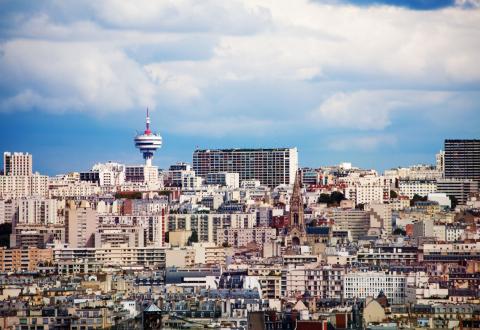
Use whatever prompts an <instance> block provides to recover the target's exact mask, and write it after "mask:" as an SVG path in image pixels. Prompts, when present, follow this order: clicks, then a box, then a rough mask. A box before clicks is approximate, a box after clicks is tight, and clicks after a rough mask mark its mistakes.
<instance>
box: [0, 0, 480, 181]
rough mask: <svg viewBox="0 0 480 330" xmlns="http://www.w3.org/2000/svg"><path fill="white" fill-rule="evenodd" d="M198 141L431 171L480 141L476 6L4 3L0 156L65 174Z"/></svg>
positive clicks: (460, 0)
mask: <svg viewBox="0 0 480 330" xmlns="http://www.w3.org/2000/svg"><path fill="white" fill-rule="evenodd" d="M146 107H149V108H150V109H151V117H152V125H153V127H154V129H155V130H157V131H158V132H159V133H160V134H161V135H162V136H163V138H164V146H163V148H162V149H161V150H160V151H159V152H157V155H156V158H155V160H154V162H155V163H156V164H158V165H159V166H161V167H166V166H168V165H169V164H171V163H173V162H176V161H188V162H191V155H192V151H193V150H194V149H195V147H197V146H198V147H200V148H221V147H281V146H297V147H298V149H299V157H300V163H301V165H304V166H320V165H326V164H337V163H339V162H341V161H351V162H353V163H354V164H356V165H358V166H363V167H373V168H377V169H380V170H382V169H385V168H389V167H394V166H401V165H409V164H415V163H433V162H434V157H435V153H436V152H437V151H438V150H439V149H440V148H441V147H442V144H443V140H444V139H445V138H475V137H476V138H479V137H480V0H456V1H455V0H410V1H406V0H383V1H369V0H355V1H354V0H352V1H347V0H345V1H340V0H339V1H336V0H325V1H322V0H316V1H315V0H310V1H307V0H295V1H292V0H244V1H237V0H229V1H224V0H219V1H213V0H171V1H169V0H164V1H151V0H145V1H143V0H142V1H140V0H105V1H98V0H92V1H88V0H85V1H60V0H51V1H19V0H12V1H5V0H0V151H5V150H9V151H28V152H30V153H32V154H33V156H34V167H35V169H36V170H38V171H41V172H43V173H47V174H56V173H61V172H66V171H71V170H84V169H88V168H90V167H91V165H93V163H94V162H96V161H108V160H112V161H119V162H124V163H127V164H135V163H141V162H142V159H141V155H140V153H139V152H138V151H137V150H136V149H135V148H134V146H133V140H132V139H133V137H134V135H135V132H136V130H138V131H141V130H142V129H143V125H144V115H145V109H146Z"/></svg>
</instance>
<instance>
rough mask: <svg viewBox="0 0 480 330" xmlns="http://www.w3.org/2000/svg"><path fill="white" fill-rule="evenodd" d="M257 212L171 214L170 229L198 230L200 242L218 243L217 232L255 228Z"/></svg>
mask: <svg viewBox="0 0 480 330" xmlns="http://www.w3.org/2000/svg"><path fill="white" fill-rule="evenodd" d="M255 224H256V214H255V213H219V214H216V213H209V214H205V213H193V214H192V213H190V214H172V213H171V214H169V215H168V220H167V229H168V231H173V230H187V231H196V232H197V235H198V241H199V242H210V243H217V238H218V237H217V232H218V231H221V230H223V229H229V228H253V227H254V226H255Z"/></svg>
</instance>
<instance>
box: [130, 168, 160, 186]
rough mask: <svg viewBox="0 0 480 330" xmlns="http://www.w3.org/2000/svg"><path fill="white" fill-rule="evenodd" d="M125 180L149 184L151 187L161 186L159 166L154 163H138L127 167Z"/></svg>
mask: <svg viewBox="0 0 480 330" xmlns="http://www.w3.org/2000/svg"><path fill="white" fill-rule="evenodd" d="M125 181H126V182H130V183H133V184H138V185H147V187H149V188H150V189H158V188H160V183H161V182H160V181H161V180H160V178H159V175H158V167H157V166H152V165H136V166H126V167H125Z"/></svg>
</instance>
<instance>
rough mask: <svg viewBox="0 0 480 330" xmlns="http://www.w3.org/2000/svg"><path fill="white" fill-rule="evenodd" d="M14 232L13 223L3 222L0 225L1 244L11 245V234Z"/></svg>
mask: <svg viewBox="0 0 480 330" xmlns="http://www.w3.org/2000/svg"><path fill="white" fill-rule="evenodd" d="M11 233H12V224H11V223H2V224H1V225H0V246H5V247H7V248H8V247H9V246H10V234H11Z"/></svg>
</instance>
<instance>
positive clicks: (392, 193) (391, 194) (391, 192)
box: [390, 190, 398, 198]
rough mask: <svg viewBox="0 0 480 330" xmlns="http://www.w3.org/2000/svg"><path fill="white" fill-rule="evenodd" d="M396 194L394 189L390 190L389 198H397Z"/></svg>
mask: <svg viewBox="0 0 480 330" xmlns="http://www.w3.org/2000/svg"><path fill="white" fill-rule="evenodd" d="M397 197H398V194H397V192H396V191H395V190H390V198H397Z"/></svg>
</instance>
